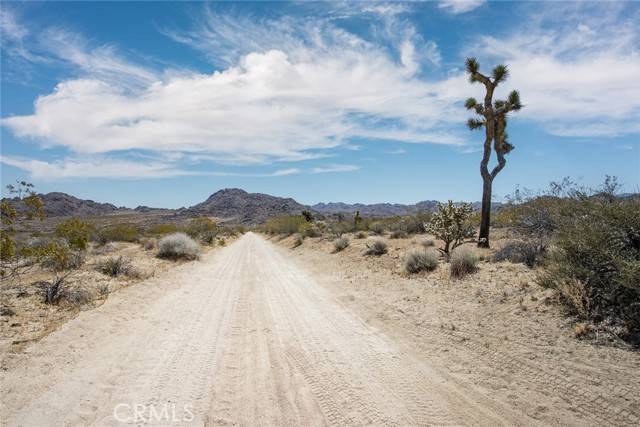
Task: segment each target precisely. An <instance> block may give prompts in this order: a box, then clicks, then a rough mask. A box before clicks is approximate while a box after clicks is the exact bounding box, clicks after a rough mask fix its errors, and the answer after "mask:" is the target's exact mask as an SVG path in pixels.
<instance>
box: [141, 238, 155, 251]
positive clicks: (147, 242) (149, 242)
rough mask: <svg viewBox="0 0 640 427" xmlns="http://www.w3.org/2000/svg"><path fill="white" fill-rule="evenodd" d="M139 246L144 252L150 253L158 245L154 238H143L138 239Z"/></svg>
mask: <svg viewBox="0 0 640 427" xmlns="http://www.w3.org/2000/svg"><path fill="white" fill-rule="evenodd" d="M140 245H141V246H142V249H144V250H145V251H150V250H152V249H155V248H156V246H157V245H158V239H156V238H155V237H143V238H142V239H140Z"/></svg>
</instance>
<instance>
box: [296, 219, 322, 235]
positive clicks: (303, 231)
mask: <svg viewBox="0 0 640 427" xmlns="http://www.w3.org/2000/svg"><path fill="white" fill-rule="evenodd" d="M298 233H300V235H301V236H302V237H319V236H320V230H318V227H316V226H315V224H313V223H311V222H305V223H303V224H301V225H300V227H299V228H298Z"/></svg>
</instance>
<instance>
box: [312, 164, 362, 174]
mask: <svg viewBox="0 0 640 427" xmlns="http://www.w3.org/2000/svg"><path fill="white" fill-rule="evenodd" d="M358 169H360V166H356V165H328V166H320V167H315V168H312V169H311V173H331V172H353V171H357V170H358Z"/></svg>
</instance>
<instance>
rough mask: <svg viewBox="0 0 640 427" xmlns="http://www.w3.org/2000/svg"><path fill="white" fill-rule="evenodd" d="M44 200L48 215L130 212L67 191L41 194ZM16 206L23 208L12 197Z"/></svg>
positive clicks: (126, 209)
mask: <svg viewBox="0 0 640 427" xmlns="http://www.w3.org/2000/svg"><path fill="white" fill-rule="evenodd" d="M40 198H41V199H42V201H43V202H44V212H45V214H46V216H47V217H60V216H101V215H108V214H114V213H124V212H130V211H131V210H130V209H128V208H123V207H117V206H115V205H112V204H111V203H100V202H94V201H93V200H83V199H78V198H77V197H74V196H71V195H69V194H66V193H58V192H53V193H47V194H40ZM12 203H13V204H14V206H15V207H16V208H17V209H18V210H21V209H22V207H21V204H20V201H19V200H18V199H17V198H15V199H12Z"/></svg>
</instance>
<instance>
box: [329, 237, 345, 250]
mask: <svg viewBox="0 0 640 427" xmlns="http://www.w3.org/2000/svg"><path fill="white" fill-rule="evenodd" d="M347 246H349V239H347V238H346V237H344V236H342V237H338V238H337V239H336V240H334V241H333V248H334V249H335V252H340V251H342V250H344V249H346V248H347Z"/></svg>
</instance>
